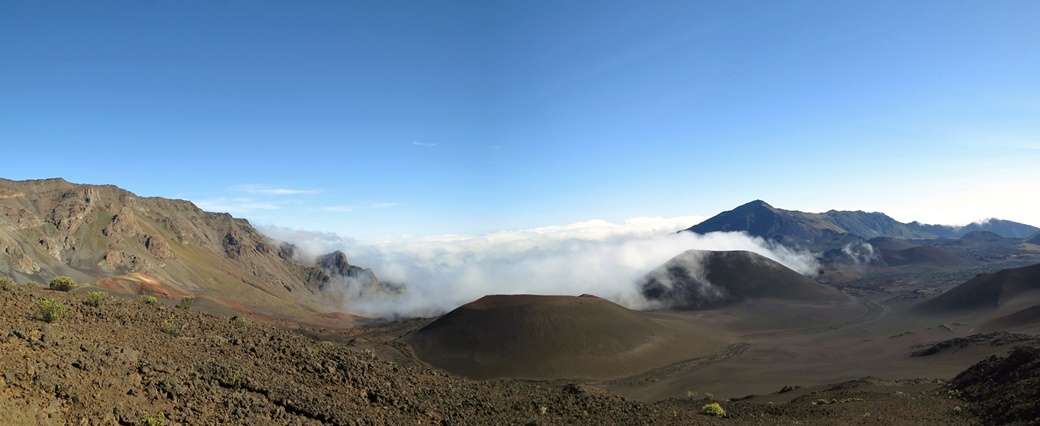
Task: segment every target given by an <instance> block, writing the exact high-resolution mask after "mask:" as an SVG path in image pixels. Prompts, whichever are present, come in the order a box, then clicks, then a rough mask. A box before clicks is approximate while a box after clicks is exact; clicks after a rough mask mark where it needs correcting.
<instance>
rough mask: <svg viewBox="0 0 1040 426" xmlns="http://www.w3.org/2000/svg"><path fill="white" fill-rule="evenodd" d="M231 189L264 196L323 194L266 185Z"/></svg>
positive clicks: (316, 191)
mask: <svg viewBox="0 0 1040 426" xmlns="http://www.w3.org/2000/svg"><path fill="white" fill-rule="evenodd" d="M231 189H232V190H234V191H238V192H245V193H249V194H262V195H297V194H316V193H319V192H321V191H320V190H317V189H293V188H269V187H266V186H264V185H236V186H233V187H232V188H231Z"/></svg>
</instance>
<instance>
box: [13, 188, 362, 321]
mask: <svg viewBox="0 0 1040 426" xmlns="http://www.w3.org/2000/svg"><path fill="white" fill-rule="evenodd" d="M332 256H333V257H332V258H330V259H329V261H327V262H325V263H324V264H315V263H311V264H304V262H303V261H302V260H301V259H300V258H299V255H298V254H297V253H296V249H295V247H293V246H292V245H289V244H286V243H281V242H278V241H273V240H271V239H270V238H268V237H266V236H264V235H262V234H260V233H259V232H258V231H257V230H256V229H254V228H253V227H252V226H251V225H250V224H249V222H247V221H246V220H243V219H236V218H233V217H231V215H229V214H226V213H209V212H205V211H202V210H201V209H199V208H198V207H196V206H195V205H194V204H192V203H190V202H188V201H183V200H170V199H164V198H147V197H139V196H136V195H134V194H132V193H130V192H129V191H126V190H123V189H120V188H117V187H115V186H111V185H80V184H73V183H69V182H67V181H65V180H63V179H46V180H30V181H11V180H6V179H0V274H3V275H9V276H12V277H14V278H15V279H16V280H17V281H19V282H24V281H28V280H35V281H39V282H44V283H46V282H48V281H50V279H51V278H53V277H55V276H59V275H66V276H70V277H72V278H73V279H75V280H76V281H78V282H81V283H89V282H95V283H97V284H98V285H99V286H103V287H106V288H108V289H110V290H116V291H120V290H130V291H136V292H146V293H150V294H157V295H160V296H165V297H170V298H180V297H181V296H184V295H186V294H197V295H198V297H199V298H203V299H207V298H208V299H211V300H212V301H213V302H215V303H216V304H217V305H222V306H225V307H227V308H229V309H232V310H242V309H246V310H249V309H256V310H261V311H264V312H266V313H268V314H272V315H275V316H283V317H289V318H302V317H307V316H310V315H312V314H314V313H315V312H316V311H320V310H323V309H324V308H322V306H324V304H325V303H326V302H324V301H325V300H328V299H330V298H333V299H334V298H336V297H337V293H335V292H333V291H330V290H332V289H331V288H329V287H328V286H327V284H328V283H329V282H330V281H334V280H335V279H336V277H337V276H339V275H350V274H353V275H356V276H366V277H369V276H370V275H371V271H367V272H366V271H365V270H359V269H360V268H357V267H356V266H353V265H349V264H348V263H347V262H346V258H345V257H343V256H342V253H340V254H339V255H338V256H337V255H332ZM370 278H371V279H372V281H375V280H374V278H375V277H374V275H371V277H370ZM373 285H378V282H377V281H375V282H374V283H373ZM339 302H340V301H335V303H339Z"/></svg>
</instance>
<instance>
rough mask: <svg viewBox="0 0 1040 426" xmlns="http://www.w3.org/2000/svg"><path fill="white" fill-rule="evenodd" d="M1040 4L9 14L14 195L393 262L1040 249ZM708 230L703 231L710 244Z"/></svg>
mask: <svg viewBox="0 0 1040 426" xmlns="http://www.w3.org/2000/svg"><path fill="white" fill-rule="evenodd" d="M1037 22H1040V3H1037V2H1031V1H1022V2H1014V1H1007V2H959V1H909V2H908V1H894V2H884V1H871V2H832V1H819V2H717V1H704V2H693V1H683V2H603V1H588V2H586V1H571V2H548V1H534V2H527V1H525V2H483V1H467V2H456V1H414V2H406V1H352V2H341V1H310V2H266V1H219V2H217V1H176V2H174V1H135V2H129V1H97V2H73V1H55V2H28V1H26V2H21V1H8V2H3V3H0V63H2V64H0V144H2V146H3V147H4V154H5V157H6V160H7V161H5V162H4V165H3V168H2V170H3V171H2V172H0V177H5V178H9V179H17V180H20V179H35V178H46V177H57V176H60V177H64V178H65V179H67V180H70V181H73V182H78V183H96V184H115V185H118V186H120V187H123V188H126V189H128V190H130V191H133V192H135V193H137V194H139V195H144V196H161V197H169V198H183V199H188V200H191V201H193V202H196V203H197V204H199V205H200V206H202V207H204V208H206V209H207V210H215V211H229V212H231V213H233V214H235V215H236V216H239V217H245V218H247V219H250V220H251V221H253V222H254V223H257V224H261V225H276V226H283V227H289V228H298V229H306V230H313V231H332V232H336V233H339V234H341V235H345V236H349V237H356V238H368V237H378V236H388V235H403V234H408V235H432V234H448V233H460V234H480V233H489V232H495V231H501V230H508V229H529V228H535V227H540V226H549V225H563V224H569V223H575V222H581V221H586V220H591V219H604V220H607V221H613V222H622V221H624V220H626V219H629V218H633V217H664V218H668V217H677V216H690V215H693V216H710V215H713V214H715V213H717V212H719V211H722V210H727V209H730V208H732V207H734V206H736V205H739V204H742V203H744V202H747V201H750V200H753V199H764V200H766V201H768V202H770V203H771V204H773V205H774V206H777V207H781V208H788V209H801V210H826V209H831V208H835V209H854V210H868V211H884V212H886V213H889V214H890V215H892V216H894V217H896V218H897V219H900V220H905V221H909V220H922V221H926V222H933V223H935V222H939V223H966V222H969V221H972V220H976V219H982V218H985V217H993V216H995V217H1001V218H1005V219H1011V220H1017V221H1022V222H1026V223H1031V224H1033V225H1038V226H1040V171H1038V168H1037V166H1036V165H1037V164H1040V119H1038V118H1040V84H1038V81H1040V80H1038V76H1040V49H1037V46H1038V45H1040V25H1036V23H1037ZM690 225H693V223H690Z"/></svg>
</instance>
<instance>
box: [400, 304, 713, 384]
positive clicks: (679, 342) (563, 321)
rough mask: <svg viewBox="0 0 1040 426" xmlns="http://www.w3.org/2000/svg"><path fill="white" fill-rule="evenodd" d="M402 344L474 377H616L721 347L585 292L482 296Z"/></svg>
mask: <svg viewBox="0 0 1040 426" xmlns="http://www.w3.org/2000/svg"><path fill="white" fill-rule="evenodd" d="M405 341H406V342H407V343H409V344H410V345H411V346H412V348H413V349H414V351H415V353H416V355H417V356H418V357H419V358H420V359H422V360H423V361H425V362H427V363H429V364H431V365H433V366H435V367H438V368H442V369H445V370H448V371H451V372H453V373H456V374H460V375H464V376H468V377H473V378H492V377H525V378H556V377H588V378H600V377H618V376H621V375H624V374H631V373H635V372H638V371H641V370H644V369H649V368H653V367H654V366H657V365H663V364H665V363H667V362H672V361H674V360H676V359H680V358H678V356H680V355H681V354H682V353H687V354H689V353H690V352H691V349H692V352H693V353H697V352H705V349H707V350H708V352H710V350H711V349H712V348H716V347H717V346H718V345H717V343H706V344H705V343H700V341H704V342H711V341H710V340H709V339H704V338H703V337H701V335H700V333H698V332H697V331H695V330H690V329H687V330H685V332H682V333H680V332H678V330H677V329H676V328H675V326H674V324H668V321H667V320H665V319H662V318H660V317H655V316H654V315H653V314H647V313H643V312H638V311H633V310H630V309H626V308H624V307H621V306H619V305H617V304H614V303H612V302H609V301H607V300H604V299H601V298H598V297H595V296H589V295H583V296H580V297H574V296H535V295H493V296H484V297H482V298H480V299H478V300H477V301H475V302H471V303H468V304H466V305H463V306H461V307H459V308H457V309H455V310H454V311H451V312H449V313H448V314H446V315H444V316H442V317H441V318H439V319H437V320H436V321H434V322H432V323H430V324H429V325H428V326H426V327H424V328H422V329H420V330H418V331H417V332H415V333H413V334H411V335H409V336H407V337H406V338H405ZM697 349H700V351H698V350H697Z"/></svg>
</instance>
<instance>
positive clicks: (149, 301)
mask: <svg viewBox="0 0 1040 426" xmlns="http://www.w3.org/2000/svg"><path fill="white" fill-rule="evenodd" d="M141 301H142V302H144V303H145V304H146V305H154V304H155V302H158V301H159V299H156V298H155V296H147V295H145V296H141Z"/></svg>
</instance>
